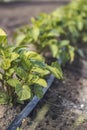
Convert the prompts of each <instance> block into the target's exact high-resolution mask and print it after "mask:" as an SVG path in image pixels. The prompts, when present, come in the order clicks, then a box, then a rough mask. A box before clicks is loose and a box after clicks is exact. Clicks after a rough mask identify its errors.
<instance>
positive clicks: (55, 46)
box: [50, 43, 59, 57]
mask: <svg viewBox="0 0 87 130" xmlns="http://www.w3.org/2000/svg"><path fill="white" fill-rule="evenodd" d="M50 49H51V52H52V55H53V57H58V51H59V47H58V44H56V43H54V44H51V45H50Z"/></svg>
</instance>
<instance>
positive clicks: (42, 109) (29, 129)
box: [0, 2, 87, 130]
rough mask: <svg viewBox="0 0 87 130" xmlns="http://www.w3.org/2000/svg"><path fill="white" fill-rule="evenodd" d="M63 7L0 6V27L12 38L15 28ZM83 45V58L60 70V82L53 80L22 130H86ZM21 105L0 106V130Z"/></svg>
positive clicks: (86, 63)
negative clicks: (62, 72) (32, 18)
mask: <svg viewBox="0 0 87 130" xmlns="http://www.w3.org/2000/svg"><path fill="white" fill-rule="evenodd" d="M62 4H65V3H63V2H61V3H54V4H53V3H52V4H46V3H45V4H41V3H40V4H28V3H22V4H17V3H16V4H15V3H14V4H10V5H9V4H8V5H4V4H1V5H0V26H1V27H3V28H4V29H5V30H6V31H7V32H8V34H9V36H11V35H12V33H13V32H14V30H15V29H16V27H20V26H21V25H24V24H27V23H29V22H30V18H31V17H32V16H37V15H38V14H39V13H40V12H50V11H52V10H54V9H55V8H57V7H58V6H60V5H62ZM86 48H87V45H85V46H84V47H83V50H84V51H85V59H78V58H76V60H75V62H74V63H73V64H71V65H68V64H67V65H66V66H65V67H64V68H63V71H64V80H63V81H59V80H57V79H55V80H54V83H53V84H52V86H51V88H50V89H49V90H48V92H47V94H46V95H45V96H44V98H43V99H42V100H41V102H40V103H39V104H38V105H37V108H36V109H35V110H34V111H33V112H32V113H31V115H30V117H27V118H26V119H24V120H23V121H22V125H21V128H22V130H87V80H86V79H87V58H86V57H87V49H86ZM23 107H24V106H21V105H20V106H15V107H13V106H8V105H0V130H6V128H7V126H8V125H9V124H10V123H11V121H12V120H13V119H14V118H15V116H16V115H17V114H18V113H19V112H20V111H21V109H22V108H23Z"/></svg>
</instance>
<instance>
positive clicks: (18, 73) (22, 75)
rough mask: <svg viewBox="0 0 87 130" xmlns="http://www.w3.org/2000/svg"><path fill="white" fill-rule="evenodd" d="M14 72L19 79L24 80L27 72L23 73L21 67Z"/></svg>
mask: <svg viewBox="0 0 87 130" xmlns="http://www.w3.org/2000/svg"><path fill="white" fill-rule="evenodd" d="M15 72H16V74H17V75H18V76H19V77H20V78H21V79H26V77H27V72H26V71H24V70H23V69H22V68H21V67H16V68H15Z"/></svg>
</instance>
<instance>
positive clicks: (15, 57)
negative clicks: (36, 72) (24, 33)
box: [11, 52, 19, 61]
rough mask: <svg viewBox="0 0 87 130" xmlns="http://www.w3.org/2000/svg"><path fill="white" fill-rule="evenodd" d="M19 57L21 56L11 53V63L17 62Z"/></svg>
mask: <svg viewBox="0 0 87 130" xmlns="http://www.w3.org/2000/svg"><path fill="white" fill-rule="evenodd" d="M18 57H19V54H17V53H15V52H12V53H11V61H14V60H16V59H17V58H18Z"/></svg>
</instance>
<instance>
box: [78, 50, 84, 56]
mask: <svg viewBox="0 0 87 130" xmlns="http://www.w3.org/2000/svg"><path fill="white" fill-rule="evenodd" d="M77 52H78V54H79V55H80V56H81V57H84V52H83V51H82V50H81V49H77Z"/></svg>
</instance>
